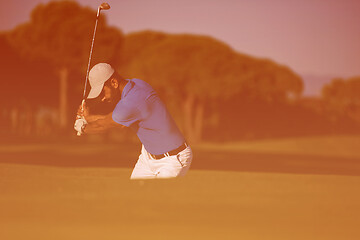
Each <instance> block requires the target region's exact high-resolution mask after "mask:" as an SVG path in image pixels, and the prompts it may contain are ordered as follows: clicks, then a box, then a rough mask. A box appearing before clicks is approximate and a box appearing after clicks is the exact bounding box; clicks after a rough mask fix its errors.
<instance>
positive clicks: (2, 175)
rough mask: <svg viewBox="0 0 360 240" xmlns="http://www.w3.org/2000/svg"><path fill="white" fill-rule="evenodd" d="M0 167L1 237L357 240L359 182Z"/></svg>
mask: <svg viewBox="0 0 360 240" xmlns="http://www.w3.org/2000/svg"><path fill="white" fill-rule="evenodd" d="M130 173H131V170H130V169H123V168H57V167H44V166H27V165H11V164H0V189H1V195H0V213H1V214H0V225H1V231H0V239H6V240H13V239H19V240H20V239H21V240H22V239H39V240H41V239H51V240H57V239H59V240H60V239H67V240H72V239H74V240H75V239H76V240H78V239H87V240H92V239H94V240H95V239H96V240H98V239H104V240H107V239H109V240H110V239H146V240H152V239H156V240H158V239H164V240H165V239H196V240H197V239H246V240H253V239H259V240H263V239H274V240H282V239H284V240H288V239H292V240H304V239H314V240H332V239H334V240H335V239H336V240H338V239H347V240H355V239H359V238H360V232H359V230H358V223H359V222H360V217H359V216H360V205H359V203H360V192H359V186H360V177H349V176H331V175H327V176H324V175H323V176H320V175H299V174H276V173H246V172H230V171H228V172H221V171H196V170H192V171H190V172H189V174H188V175H187V176H186V177H184V178H180V179H171V180H147V181H130V180H129V179H128V178H129V176H130Z"/></svg>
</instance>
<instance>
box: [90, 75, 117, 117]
mask: <svg viewBox="0 0 360 240" xmlns="http://www.w3.org/2000/svg"><path fill="white" fill-rule="evenodd" d="M120 99H121V93H120V91H119V85H118V84H112V83H111V81H110V80H108V81H106V82H105V84H104V87H103V90H102V92H101V93H100V95H99V96H98V97H97V98H94V99H92V100H88V103H89V107H90V109H91V114H95V115H96V114H100V115H106V114H109V113H111V112H112V111H114V108H115V107H116V104H117V103H118V102H119V101H120Z"/></svg>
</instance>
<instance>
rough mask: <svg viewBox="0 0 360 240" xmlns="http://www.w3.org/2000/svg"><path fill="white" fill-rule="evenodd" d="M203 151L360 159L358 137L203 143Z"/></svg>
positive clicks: (201, 146)
mask: <svg viewBox="0 0 360 240" xmlns="http://www.w3.org/2000/svg"><path fill="white" fill-rule="evenodd" d="M196 147H197V148H198V149H203V150H210V149H211V150H216V151H232V152H236V151H242V152H245V151H251V152H261V153H280V154H298V155H314V156H334V157H351V158H360V136H318V137H302V138H286V139H277V140H274V139H270V140H257V141H248V142H234V143H223V144H221V143H220V144H219V143H216V144H214V143H204V144H201V145H198V146H196Z"/></svg>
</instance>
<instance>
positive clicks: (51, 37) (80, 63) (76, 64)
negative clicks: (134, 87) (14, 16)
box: [9, 1, 123, 127]
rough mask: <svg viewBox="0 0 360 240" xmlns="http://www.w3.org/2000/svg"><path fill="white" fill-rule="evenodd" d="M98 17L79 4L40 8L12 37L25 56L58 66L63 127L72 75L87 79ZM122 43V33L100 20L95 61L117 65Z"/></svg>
mask: <svg viewBox="0 0 360 240" xmlns="http://www.w3.org/2000/svg"><path fill="white" fill-rule="evenodd" d="M95 16H96V12H95V11H94V10H92V9H90V8H85V7H81V6H80V5H79V4H77V3H76V2H72V1H62V2H50V3H48V4H40V5H38V6H37V7H36V8H35V9H34V10H33V11H32V13H31V19H30V22H27V23H24V24H22V25H19V26H18V27H16V28H15V29H14V30H13V31H11V32H10V33H9V42H10V43H11V44H12V45H13V47H14V48H16V49H17V50H18V51H19V52H20V53H21V55H23V56H28V57H30V58H32V59H42V60H46V61H48V62H50V63H52V65H53V66H54V70H55V71H56V73H57V75H58V77H59V89H60V94H59V95H60V98H59V113H60V114H59V115H60V127H65V126H66V124H67V105H68V104H67V88H68V86H67V85H68V83H67V82H68V80H67V79H68V75H69V71H70V70H77V71H81V72H83V75H84V76H85V70H86V66H87V62H88V61H87V60H88V56H89V50H90V44H91V39H92V32H93V29H94V21H95ZM122 40H123V36H122V33H121V32H120V31H119V30H118V29H116V28H114V27H109V26H107V24H106V21H105V18H104V16H100V19H99V25H98V30H97V36H96V40H95V46H94V55H93V61H95V62H96V61H99V60H101V61H107V62H111V61H113V60H114V52H115V49H117V48H120V47H121V44H122ZM44 81H48V79H44ZM79 81H84V80H83V79H81V80H80V79H79Z"/></svg>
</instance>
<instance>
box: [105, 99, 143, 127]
mask: <svg viewBox="0 0 360 240" xmlns="http://www.w3.org/2000/svg"><path fill="white" fill-rule="evenodd" d="M140 117H141V116H140V111H139V110H138V109H137V108H136V106H129V105H127V104H124V103H123V102H121V101H120V102H119V103H118V104H117V105H116V107H115V109H114V111H113V114H112V119H113V120H114V121H115V122H117V123H119V124H121V125H124V126H126V127H130V125H131V124H133V123H135V122H137V121H139V120H140Z"/></svg>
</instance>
